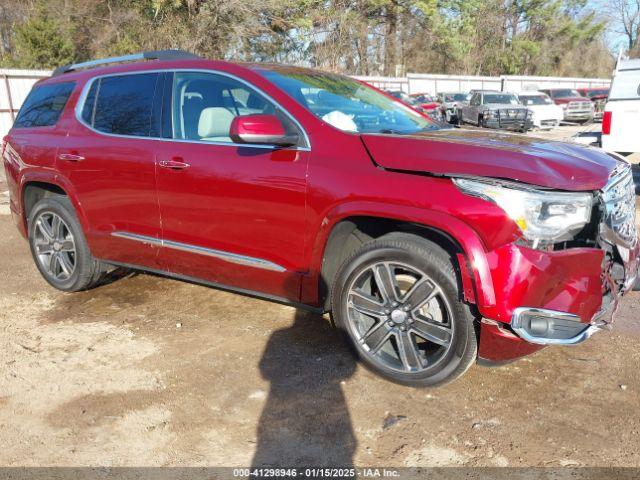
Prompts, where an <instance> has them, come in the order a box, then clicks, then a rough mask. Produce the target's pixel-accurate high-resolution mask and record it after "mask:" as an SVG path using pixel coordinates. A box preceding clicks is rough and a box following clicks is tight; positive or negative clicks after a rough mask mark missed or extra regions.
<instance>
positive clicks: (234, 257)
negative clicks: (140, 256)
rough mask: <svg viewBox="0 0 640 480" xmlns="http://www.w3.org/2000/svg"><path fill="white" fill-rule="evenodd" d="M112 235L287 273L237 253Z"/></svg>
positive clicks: (121, 233)
mask: <svg viewBox="0 0 640 480" xmlns="http://www.w3.org/2000/svg"><path fill="white" fill-rule="evenodd" d="M111 235H112V236H114V237H118V238H125V239H127V240H133V241H135V242H140V243H145V244H147V245H155V246H157V247H167V248H172V249H174V250H181V251H183V252H189V253H195V254H198V255H205V256H207V257H215V258H219V259H221V260H225V261H227V262H230V263H236V264H238V265H246V266H249V267H255V268H262V269H264V270H272V271H274V272H285V271H286V270H287V269H286V268H284V267H283V266H282V265H278V264H277V263H273V262H270V261H268V260H264V259H262V258H255V257H247V256H245V255H238V254H237V253H230V252H225V251H223V250H214V249H212V248H205V247H199V246H197V245H189V244H187V243H181V242H174V241H172V240H163V239H160V238H155V237H148V236H146V235H139V234H137V233H129V232H112V233H111Z"/></svg>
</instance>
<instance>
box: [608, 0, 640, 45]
mask: <svg viewBox="0 0 640 480" xmlns="http://www.w3.org/2000/svg"><path fill="white" fill-rule="evenodd" d="M608 15H609V20H610V29H611V31H612V32H613V33H616V34H619V35H624V37H625V40H626V43H627V45H626V47H627V48H628V50H629V53H632V52H637V51H638V48H639V45H638V36H639V35H640V0H610V1H609V8H608Z"/></svg>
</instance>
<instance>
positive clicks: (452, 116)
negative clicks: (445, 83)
mask: <svg viewBox="0 0 640 480" xmlns="http://www.w3.org/2000/svg"><path fill="white" fill-rule="evenodd" d="M437 98H438V101H439V102H440V105H441V106H440V111H441V112H442V117H443V119H444V120H445V121H446V122H447V123H458V120H459V119H458V110H459V108H460V107H461V106H462V105H464V104H465V103H467V98H468V94H467V93H463V92H441V93H438V95H437Z"/></svg>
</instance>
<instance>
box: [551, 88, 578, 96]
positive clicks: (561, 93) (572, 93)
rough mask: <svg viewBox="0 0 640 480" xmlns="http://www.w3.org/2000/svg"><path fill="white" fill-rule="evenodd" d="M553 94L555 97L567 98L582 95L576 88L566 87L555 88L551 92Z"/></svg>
mask: <svg viewBox="0 0 640 480" xmlns="http://www.w3.org/2000/svg"><path fill="white" fill-rule="evenodd" d="M551 96H552V97H553V98H567V97H580V96H581V95H580V94H579V93H578V92H577V91H576V90H572V89H570V88H565V89H562V90H553V91H552V92H551Z"/></svg>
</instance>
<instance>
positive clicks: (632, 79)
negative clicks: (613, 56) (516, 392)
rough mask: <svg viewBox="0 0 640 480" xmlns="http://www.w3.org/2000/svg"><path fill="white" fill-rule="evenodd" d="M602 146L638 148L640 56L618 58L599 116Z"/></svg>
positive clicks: (626, 151) (632, 150)
mask: <svg viewBox="0 0 640 480" xmlns="http://www.w3.org/2000/svg"><path fill="white" fill-rule="evenodd" d="M602 148H604V149H605V150H607V151H609V152H618V153H622V154H630V153H639V152H640V59H633V60H620V61H618V64H617V66H616V70H615V72H614V74H613V80H612V83H611V92H610V94H609V99H608V100H607V104H606V105H605V109H604V117H603V118H602Z"/></svg>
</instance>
